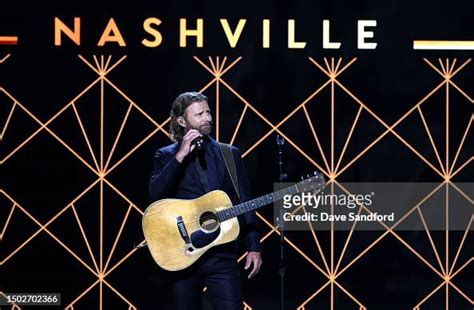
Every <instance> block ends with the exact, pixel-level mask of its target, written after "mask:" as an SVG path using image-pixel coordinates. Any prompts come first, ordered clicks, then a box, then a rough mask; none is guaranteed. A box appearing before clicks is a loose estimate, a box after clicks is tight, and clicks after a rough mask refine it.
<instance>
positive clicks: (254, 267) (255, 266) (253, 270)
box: [249, 262, 257, 279]
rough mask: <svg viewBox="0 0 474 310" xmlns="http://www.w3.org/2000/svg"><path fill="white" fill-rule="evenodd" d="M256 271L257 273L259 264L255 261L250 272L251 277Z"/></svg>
mask: <svg viewBox="0 0 474 310" xmlns="http://www.w3.org/2000/svg"><path fill="white" fill-rule="evenodd" d="M256 273H257V264H256V263H255V262H253V268H252V271H251V272H250V274H249V279H250V278H252V277H253V276H254V275H255V274H256Z"/></svg>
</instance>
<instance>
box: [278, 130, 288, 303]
mask: <svg viewBox="0 0 474 310" xmlns="http://www.w3.org/2000/svg"><path fill="white" fill-rule="evenodd" d="M276 144H277V147H278V169H279V182H280V187H282V186H283V184H282V183H283V181H284V180H286V178H287V174H286V173H283V144H285V139H284V138H282V137H281V136H280V135H277V137H276ZM284 223H285V221H284V220H283V207H281V208H280V214H279V217H277V224H278V227H279V229H280V268H279V272H278V273H279V274H280V309H281V310H284V309H285V272H286V260H285V229H284V228H285V227H284Z"/></svg>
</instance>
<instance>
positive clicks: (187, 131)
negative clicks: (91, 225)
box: [149, 92, 262, 310]
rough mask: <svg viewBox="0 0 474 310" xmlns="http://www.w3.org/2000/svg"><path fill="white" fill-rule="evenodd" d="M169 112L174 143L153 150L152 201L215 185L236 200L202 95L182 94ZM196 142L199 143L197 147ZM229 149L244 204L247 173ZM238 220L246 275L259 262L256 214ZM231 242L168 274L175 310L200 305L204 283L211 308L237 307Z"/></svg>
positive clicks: (239, 298)
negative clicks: (243, 244)
mask: <svg viewBox="0 0 474 310" xmlns="http://www.w3.org/2000/svg"><path fill="white" fill-rule="evenodd" d="M170 115H171V121H170V133H171V139H172V140H173V141H175V143H174V144H171V145H169V146H166V147H164V148H161V149H159V150H158V151H157V152H156V154H155V164H154V168H153V171H152V176H151V180H150V185H149V192H150V197H151V199H152V200H158V199H163V198H180V199H195V198H198V197H200V196H202V195H204V194H206V193H207V192H209V191H212V190H216V189H220V190H223V191H224V192H226V193H227V194H228V195H229V197H230V199H231V201H232V203H233V204H234V205H235V204H237V203H239V198H238V195H237V193H236V191H235V188H234V186H233V183H232V179H231V177H230V175H229V173H228V171H227V168H226V166H225V161H224V159H223V155H222V153H221V150H220V146H219V143H217V142H216V141H215V140H213V139H212V138H211V137H210V136H209V134H210V133H211V129H212V116H211V111H210V109H209V105H208V100H207V97H206V96H204V95H203V94H201V93H197V92H187V93H183V94H181V95H179V96H178V97H177V98H176V100H175V101H174V102H173V105H172V108H171V113H170ZM198 140H199V144H201V143H202V145H200V146H198V147H197V146H196V144H197V143H196V142H197V141H198ZM231 149H232V152H233V156H234V159H235V166H236V170H237V179H238V184H239V194H240V202H245V201H247V200H250V199H251V194H250V185H249V181H248V177H247V173H246V170H245V166H244V164H243V161H242V156H241V153H240V151H239V150H238V149H237V148H235V147H231ZM239 223H240V225H241V232H240V237H244V239H245V242H246V247H247V250H248V255H247V258H246V263H245V269H246V270H247V269H249V268H251V271H250V274H249V275H248V278H251V277H253V276H254V275H255V274H257V273H258V271H259V269H260V266H261V264H262V258H261V254H260V252H261V246H260V240H259V234H258V231H257V218H256V216H255V213H254V212H253V211H252V212H248V213H246V214H244V215H242V216H240V217H239ZM240 237H239V239H241V238H240ZM236 246H237V244H236V242H232V243H227V244H223V245H219V246H216V247H214V248H212V249H210V250H209V251H208V252H207V253H206V254H205V255H204V256H203V257H201V259H199V260H198V261H197V262H196V263H195V264H193V265H192V266H191V267H188V268H186V269H185V270H183V271H179V272H175V273H174V274H173V281H172V291H173V299H174V301H175V304H176V308H177V309H199V308H200V307H201V292H202V289H203V287H204V286H206V287H207V290H208V293H209V296H210V298H211V301H212V303H213V305H214V307H215V308H216V309H226V310H228V309H242V304H243V294H242V283H241V279H240V270H239V268H238V264H237V254H238V253H237V251H236Z"/></svg>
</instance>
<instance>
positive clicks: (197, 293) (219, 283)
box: [172, 256, 243, 310]
mask: <svg viewBox="0 0 474 310" xmlns="http://www.w3.org/2000/svg"><path fill="white" fill-rule="evenodd" d="M204 286H206V287H207V293H208V294H209V296H210V298H211V301H212V304H213V306H214V309H223V310H224V309H225V310H233V309H243V294H242V281H241V278H240V270H239V265H238V263H237V260H236V259H227V258H220V257H216V256H211V257H210V258H206V259H205V260H203V261H199V260H198V261H197V262H196V263H195V264H194V265H193V266H191V267H190V268H188V269H186V270H183V271H179V272H177V273H176V274H175V275H174V277H173V282H172V291H173V299H174V303H175V309H179V310H190V309H193V310H197V309H201V296H202V294H203V288H204Z"/></svg>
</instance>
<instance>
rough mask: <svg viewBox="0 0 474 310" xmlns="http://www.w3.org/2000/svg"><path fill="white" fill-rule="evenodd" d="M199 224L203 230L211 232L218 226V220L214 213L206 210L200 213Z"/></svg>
mask: <svg viewBox="0 0 474 310" xmlns="http://www.w3.org/2000/svg"><path fill="white" fill-rule="evenodd" d="M199 225H200V226H201V228H202V229H203V230H205V231H208V232H211V231H214V230H216V229H217V228H218V227H219V220H218V219H217V215H216V214H214V213H212V212H210V211H207V212H204V213H203V214H201V217H200V218H199Z"/></svg>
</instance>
